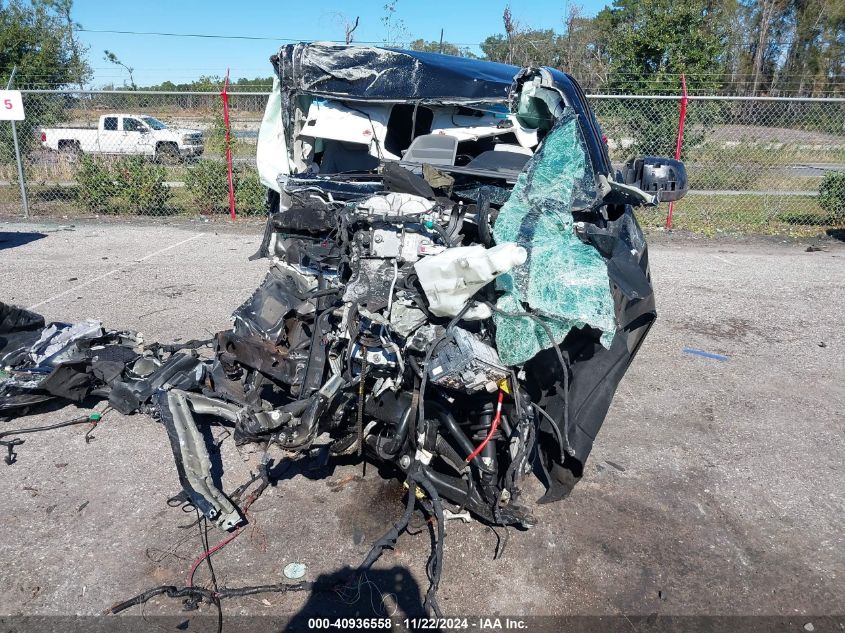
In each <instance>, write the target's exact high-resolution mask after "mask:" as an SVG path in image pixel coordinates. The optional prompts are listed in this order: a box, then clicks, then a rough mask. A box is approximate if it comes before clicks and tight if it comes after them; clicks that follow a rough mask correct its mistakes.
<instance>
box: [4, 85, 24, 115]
mask: <svg viewBox="0 0 845 633" xmlns="http://www.w3.org/2000/svg"><path fill="white" fill-rule="evenodd" d="M23 120H24V114H23V99H21V91H20V90H0V121H23Z"/></svg>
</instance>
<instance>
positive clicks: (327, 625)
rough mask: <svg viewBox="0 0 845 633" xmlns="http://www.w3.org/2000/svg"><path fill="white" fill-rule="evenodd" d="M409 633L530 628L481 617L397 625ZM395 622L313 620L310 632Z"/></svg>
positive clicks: (420, 620)
mask: <svg viewBox="0 0 845 633" xmlns="http://www.w3.org/2000/svg"><path fill="white" fill-rule="evenodd" d="M397 624H401V625H402V626H403V627H404V628H405V629H407V630H409V631H428V630H434V631H444V630H445V631H460V630H481V631H503V630H511V631H519V630H526V629H527V627H528V625H527V623H526V622H525V620H522V619H520V618H500V617H492V618H488V617H478V618H404V619H402V620H400V621H399V622H397ZM393 625H394V622H393V620H392V619H391V618H334V619H332V618H310V619H309V620H308V629H309V630H337V629H350V630H361V629H373V630H379V629H388V630H389V629H392V628H393Z"/></svg>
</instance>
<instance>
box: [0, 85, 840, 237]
mask: <svg viewBox="0 0 845 633" xmlns="http://www.w3.org/2000/svg"><path fill="white" fill-rule="evenodd" d="M22 92H23V97H24V107H25V109H26V113H27V120H26V121H25V122H21V123H19V125H18V136H19V140H20V141H21V150H22V155H23V164H22V171H23V173H24V179H25V183H26V192H27V194H28V197H29V201H30V210H31V212H32V213H33V214H34V215H49V214H58V215H63V216H64V215H67V216H73V215H78V214H88V215H90V214H113V215H121V214H145V215H172V214H197V213H201V214H215V213H224V212H226V211H227V209H228V185H227V180H226V169H225V161H224V160H223V155H224V152H225V140H224V139H225V128H224V124H223V109H222V99H221V98H220V95H219V93H217V92H176V91H127V90H43V89H42V90H24V91H22ZM268 94H269V93H266V92H230V93H229V103H230V116H231V126H232V135H233V142H232V152H233V156H234V164H235V185H236V208H237V210H238V212H239V213H241V214H243V213H255V214H261V213H263V212H264V209H263V190H262V188H261V187H260V185H259V184H258V178H257V173H256V170H255V149H256V141H257V136H258V127H259V125H260V122H261V118H262V115H263V109H264V104H265V102H266V99H267V96H268ZM588 99H589V100H590V102H591V104H592V106H593V108H594V110H595V112H596V116H597V117H598V119H599V121H600V122H601V124H602V127H603V130H604V133H605V135H606V137H607V141H608V146H609V149H610V153H611V157H612V159H613V161H614V163H615V164H617V165H621V164H622V163H624V162H625V161H626V160H627V159H629V158H631V157H633V156H636V155H645V154H653V155H672V154H673V152H674V149H675V139H676V135H677V127H678V109H679V103H678V102H679V100H680V97H679V96H676V95H604V94H600V95H590V96H589V97H588ZM109 113H127V114H138V115H149V116H152V117H155V118H156V119H160V120H161V121H164V122H166V123H167V124H168V125H169V126H171V127H172V128H176V129H177V130H178V131H179V132H178V135H179V136H180V139H181V137H183V136H187V135H188V134H190V133H191V131H195V132H198V133H200V134H201V135H202V153H201V154H199V155H194V154H196V148H195V149H194V150H190V149H189V148H188V147H187V146H188V143H187V142H182V140H179V139H177V140H174V139H173V138H165V136H166V134H164V133H162V134H157V133H153V134H149V135H145V136H146V141H147V142H148V145H149V142H150V141H155V142H153V143H152V147H147V148H146V150H145V151H144V152H139V151H137V147H138V142H136V141H137V139H136V141H132V140H127V136H131V135H133V133H134V132H133V130H131V129H128V130H123V126H124V121H123V119H119V120H118V121H116V125H118V126H119V127H120V128H121V129H119V130H108V131H109V132H116V133H115V134H110V135H109V134H101V135H98V134H97V133H96V132H86V133H85V134H84V135H82V136H80V135H79V134H77V133H75V132H74V133H72V134H69V135H67V138H58V137H57V136H55V134H53V133H51V130H53V131H55V130H57V129H59V128H62V127H71V126H74V127H79V126H89V127H93V126H96V125H97V123H98V120H99V118H100V117H101V116H102V115H104V114H109ZM128 125H129V126H130V127H132V125H133V124H131V123H130V124H128ZM8 127H9V126H8V125H3V124H2V123H0V214H3V215H7V216H8V215H16V214H18V213H20V209H21V199H20V198H21V196H20V192H19V187H18V176H17V168H16V164H15V157H14V151H13V148H12V143H11V135H10V133H9V131H8V129H7V128H8ZM42 131H45V133H46V137H47V143H46V144H47V145H48V146H50V147H44V146H43V144H42V137H41V132H42ZM124 131H125V132H126V135H123V134H122V133H123V132H124ZM183 131H184V133H183ZM118 132H119V133H121V134H117V133H118ZM85 135H87V136H85ZM59 136H61V134H59ZM138 136H140V134H139V135H138ZM118 139H119V140H118ZM53 140H56V144H53V143H52V141H53ZM58 141H65V142H64V143H62V144H61V147H60V146H59V145H58ZM92 142H94V143H99V146H98V147H95V146H94V145H91V143H92ZM76 143H78V145H77V144H76ZM133 143H134V145H133ZM110 144H111V145H110ZM103 151H105V152H107V153H106V154H101V153H100V152H103ZM112 152H114V153H112ZM141 155H143V156H144V157H145V158H146V159H144V158H142V157H141ZM186 156H187V157H189V158H190V160H188V161H185V160H183V159H184V158H185V157H186ZM682 157H683V159H684V161H685V162H686V164H687V169H688V172H689V179H690V189H691V191H690V193H689V194H688V195H687V196H686V197H685V198H684V199H683V200H681V201H679V202H678V203H677V204H676V205H675V209H674V226H675V227H677V228H687V229H691V230H696V231H705V232H711V233H713V232H719V231H742V232H762V233H779V232H796V231H801V232H808V231H809V232H820V231H824V230H828V229H832V228H842V227H843V226H845V99H843V98H821V99H811V98H802V97H720V96H707V95H691V96H689V98H688V109H687V119H686V132H685V136H684V146H683V156H682ZM147 159H155V160H147ZM837 174H841V176H837ZM822 183H825V184H824V185H823V184H822ZM820 188H821V192H822V193H821V195H820ZM638 216H639V218H640V221H641V222H642V223H643V224H645V225H654V226H662V225H663V223H664V220H665V209H664V208H662V207H661V208H658V209H649V210H643V211H640V212H639V213H638Z"/></svg>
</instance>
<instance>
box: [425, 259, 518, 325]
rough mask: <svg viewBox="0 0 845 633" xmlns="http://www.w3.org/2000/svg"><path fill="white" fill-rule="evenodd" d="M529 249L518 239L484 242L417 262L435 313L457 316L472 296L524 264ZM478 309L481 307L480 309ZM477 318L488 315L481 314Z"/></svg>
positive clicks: (429, 301) (429, 306)
mask: <svg viewBox="0 0 845 633" xmlns="http://www.w3.org/2000/svg"><path fill="white" fill-rule="evenodd" d="M527 258H528V252H527V251H526V250H525V249H524V248H522V247H521V246H518V245H517V244H514V243H507V244H499V245H498V246H494V247H493V248H484V247H483V246H481V245H480V244H477V245H474V246H460V247H458V248H450V249H449V250H446V251H444V252H442V253H440V254H439V255H432V256H431V257H426V258H425V259H422V260H420V261H418V262H417V263H416V264H414V270H416V272H417V276H418V277H419V280H420V285H421V286H422V288H423V290H424V291H425V296H426V298H427V299H428V303H429V305H428V309H429V311H430V312H431V313H432V314H434V315H435V316H439V317H453V316H457V314H458V313H459V312H460V311H461V310H462V309H463V307H464V306H465V305H466V304H467V302H468V301H469V299H470V297H472V296H473V295H474V294H475V293H476V292H478V291H479V290H480V289H481V288H483V287H484V286H486V285H487V284H488V283H490V282H491V281H493V280H494V279H496V277H498V276H499V275H502V274H504V273H506V272H508V271H509V270H511V269H512V268H513V267H514V266H519V265H521V264H524V263H525V261H526V259H527ZM476 311H477V310H476ZM474 316H475V317H476V318H486V317H487V316H489V313H488V314H486V315H485V316H481V315H479V314H476V315H474Z"/></svg>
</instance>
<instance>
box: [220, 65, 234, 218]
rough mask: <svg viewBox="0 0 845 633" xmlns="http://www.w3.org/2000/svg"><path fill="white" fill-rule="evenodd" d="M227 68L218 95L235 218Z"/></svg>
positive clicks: (231, 211)
mask: <svg viewBox="0 0 845 633" xmlns="http://www.w3.org/2000/svg"><path fill="white" fill-rule="evenodd" d="M228 89H229V69H228V68H227V69H226V79H225V80H224V81H223V92H221V93H220V95H221V96H222V97H223V123H224V125H225V126H226V164H227V165H228V169H229V174H228V180H229V217H231V218H232V219H233V220H234V219H235V187H234V185H233V183H232V143H231V142H230V132H229V129H230V125H229V90H228Z"/></svg>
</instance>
